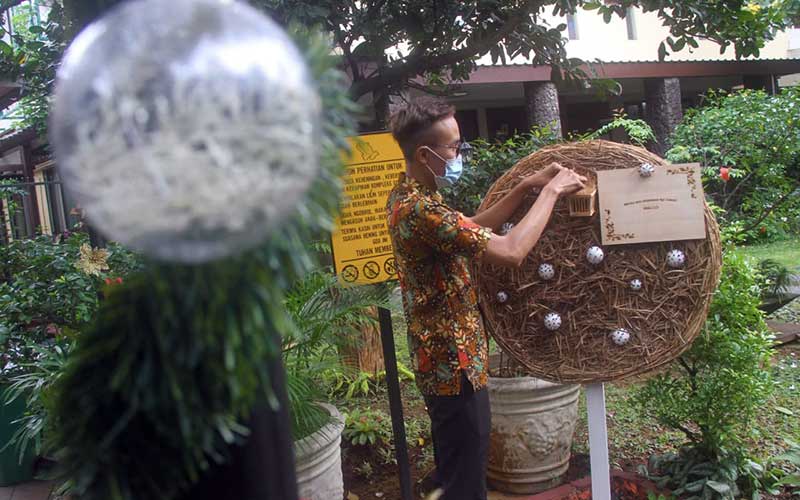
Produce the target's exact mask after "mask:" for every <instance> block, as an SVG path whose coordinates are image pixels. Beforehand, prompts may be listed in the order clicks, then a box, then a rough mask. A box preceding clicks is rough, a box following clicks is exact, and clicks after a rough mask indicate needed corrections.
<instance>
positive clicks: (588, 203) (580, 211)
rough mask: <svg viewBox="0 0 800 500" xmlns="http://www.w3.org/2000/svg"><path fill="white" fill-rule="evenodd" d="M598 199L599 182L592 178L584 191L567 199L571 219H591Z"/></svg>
mask: <svg viewBox="0 0 800 500" xmlns="http://www.w3.org/2000/svg"><path fill="white" fill-rule="evenodd" d="M596 198H597V182H596V181H595V180H594V178H591V177H590V178H589V180H588V182H587V183H586V186H585V187H584V188H583V189H581V190H580V191H578V192H577V193H575V194H572V195H570V196H569V197H568V198H567V200H568V204H569V215H570V217H591V216H592V215H594V212H595V205H596V202H595V199H596Z"/></svg>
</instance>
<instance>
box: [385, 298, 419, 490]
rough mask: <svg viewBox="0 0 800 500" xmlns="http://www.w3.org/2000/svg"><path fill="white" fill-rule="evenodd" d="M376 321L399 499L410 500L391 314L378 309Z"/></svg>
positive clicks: (408, 473) (409, 471) (409, 482)
mask: <svg viewBox="0 0 800 500" xmlns="http://www.w3.org/2000/svg"><path fill="white" fill-rule="evenodd" d="M378 320H379V322H380V325H381V345H382V346H383V363H384V365H385V366H386V386H387V388H388V389H389V411H390V413H391V415H392V432H393V433H394V456H395V458H396V459H397V467H398V469H399V474H400V497H401V498H402V499H403V500H412V492H411V468H410V467H409V465H408V444H407V443H406V427H405V424H404V423H403V403H402V401H401V400H400V381H399V380H398V378H397V358H396V357H395V352H394V333H393V331H392V314H391V313H390V312H389V310H388V309H385V308H383V307H379V308H378Z"/></svg>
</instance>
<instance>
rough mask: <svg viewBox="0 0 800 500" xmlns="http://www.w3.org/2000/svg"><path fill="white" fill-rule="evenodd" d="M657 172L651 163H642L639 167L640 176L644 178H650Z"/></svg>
mask: <svg viewBox="0 0 800 500" xmlns="http://www.w3.org/2000/svg"><path fill="white" fill-rule="evenodd" d="M655 171H656V167H654V166H653V165H651V164H650V163H642V164H641V165H640V166H639V175H640V176H642V177H650V176H651V175H653V173H654V172H655Z"/></svg>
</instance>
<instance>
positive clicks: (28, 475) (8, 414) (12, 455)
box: [0, 383, 36, 486]
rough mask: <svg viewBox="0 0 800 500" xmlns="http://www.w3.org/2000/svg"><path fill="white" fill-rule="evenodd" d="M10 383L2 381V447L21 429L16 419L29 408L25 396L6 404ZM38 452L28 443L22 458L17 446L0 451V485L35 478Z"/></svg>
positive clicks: (0, 384) (0, 388)
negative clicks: (34, 464)
mask: <svg viewBox="0 0 800 500" xmlns="http://www.w3.org/2000/svg"><path fill="white" fill-rule="evenodd" d="M7 390H8V385H7V384H5V383H0V448H3V447H5V446H6V444H7V443H8V442H10V441H11V437H12V436H13V435H14V433H15V432H17V430H18V429H19V427H20V425H21V424H19V423H17V422H16V421H17V420H18V419H20V418H22V417H23V416H24V415H25V410H26V408H27V405H26V402H25V398H23V397H20V398H17V399H15V400H14V401H13V402H12V403H11V404H8V405H7V404H5V396H6V391H7ZM35 459H36V454H35V453H34V451H33V446H32V445H30V444H29V445H28V447H27V451H26V452H25V454H24V455H23V456H22V458H21V460H20V456H19V452H18V450H17V447H16V446H9V447H7V448H5V450H3V451H2V452H0V486H11V485H14V484H18V483H24V482H25V481H30V480H31V479H32V478H33V463H34V461H35Z"/></svg>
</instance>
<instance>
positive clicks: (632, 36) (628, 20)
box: [625, 7, 637, 40]
mask: <svg viewBox="0 0 800 500" xmlns="http://www.w3.org/2000/svg"><path fill="white" fill-rule="evenodd" d="M635 13H636V11H635V10H634V9H633V7H628V8H627V10H626V11H625V24H626V25H627V27H628V40H636V38H637V36H636V15H635Z"/></svg>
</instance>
